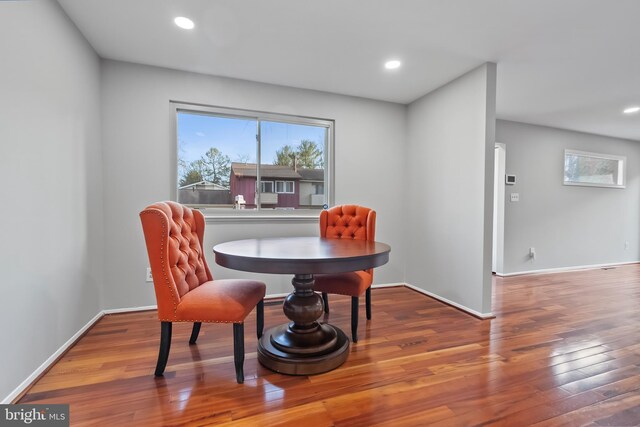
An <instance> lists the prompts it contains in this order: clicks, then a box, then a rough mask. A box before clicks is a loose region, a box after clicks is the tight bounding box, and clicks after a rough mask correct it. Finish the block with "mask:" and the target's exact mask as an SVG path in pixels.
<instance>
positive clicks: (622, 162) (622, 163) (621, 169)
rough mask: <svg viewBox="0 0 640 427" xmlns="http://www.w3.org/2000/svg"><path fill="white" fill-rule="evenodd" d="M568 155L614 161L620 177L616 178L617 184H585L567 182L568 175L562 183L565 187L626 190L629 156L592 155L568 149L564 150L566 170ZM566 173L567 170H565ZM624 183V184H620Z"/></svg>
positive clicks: (582, 182) (581, 182)
mask: <svg viewBox="0 0 640 427" xmlns="http://www.w3.org/2000/svg"><path fill="white" fill-rule="evenodd" d="M567 155H573V156H578V157H590V158H595V159H601V160H614V161H617V162H618V176H617V177H616V180H617V182H616V183H615V184H604V183H598V182H584V181H567V179H566V178H567V177H566V175H565V176H564V177H563V179H562V183H563V184H564V185H576V186H583V187H606V188H623V189H624V188H626V185H627V156H617V155H614V154H602V153H591V152H588V151H580V150H572V149H570V148H566V149H565V150H564V162H565V166H564V167H565V168H566V161H567ZM564 172H566V169H564ZM620 181H622V182H620Z"/></svg>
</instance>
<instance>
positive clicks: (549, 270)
mask: <svg viewBox="0 0 640 427" xmlns="http://www.w3.org/2000/svg"><path fill="white" fill-rule="evenodd" d="M638 263H640V261H627V262H610V263H607V264H590V265H573V266H570V267H558V268H541V269H538V270H527V271H516V272H513V273H497V272H496V276H499V277H509V276H521V275H523V274H546V273H565V272H569V271H578V270H593V269H596V268H602V267H615V266H617V265H629V264H638Z"/></svg>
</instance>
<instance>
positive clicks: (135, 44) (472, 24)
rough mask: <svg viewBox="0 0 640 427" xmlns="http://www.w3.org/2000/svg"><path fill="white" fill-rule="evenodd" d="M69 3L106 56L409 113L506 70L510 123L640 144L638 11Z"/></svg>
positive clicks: (635, 6) (259, 0)
mask: <svg viewBox="0 0 640 427" xmlns="http://www.w3.org/2000/svg"><path fill="white" fill-rule="evenodd" d="M59 3H60V4H61V5H62V7H63V8H64V10H65V11H66V12H67V14H68V15H69V16H70V17H71V19H72V20H73V21H74V22H75V23H76V25H77V26H78V28H79V29H80V31H82V33H83V34H84V35H85V36H86V38H87V39H88V40H89V42H90V43H91V44H92V45H93V47H94V48H95V49H96V51H97V52H98V54H99V55H100V56H102V57H104V58H110V59H116V60H122V61H130V62H137V63H142V64H150V65H156V66H161V67H168V68H175V69H181V70H188V71H195V72H200V73H206V74H213V75H218V76H228V77H235V78H239V79H246V80H254V81H259V82H267V83H275V84H280V85H286V86H293V87H299V88H307V89H316V90H321V91H328V92H335V93H341V94H347V95H356V96H362V97H366V98H372V99H378V100H386V101H393V102H400V103H409V102H411V101H413V100H415V99H417V98H419V97H420V96H422V95H424V94H426V93H428V92H429V91H431V90H433V89H435V88H437V87H438V86H440V85H442V84H444V83H446V82H448V81H450V80H452V79H453V78H455V77H457V76H459V75H461V74H463V73H465V72H466V71H468V70H471V69H473V68H475V67H476V66H478V65H480V64H482V63H484V62H486V61H494V62H496V63H497V64H498V97H497V110H498V111H497V112H498V117H499V118H503V119H508V120H515V121H521V122H527V123H534V124H542V125H547V126H554V127H560V128H566V129H573V130H580V131H584V132H590V133H596V134H603V135H611V136H617V137H622V138H629V139H635V140H640V114H635V115H623V114H622V109H624V108H625V107H627V106H631V105H640V48H639V47H638V41H639V40H640V37H639V35H638V28H639V27H638V23H639V18H640V1H639V0H615V1H613V0H350V1H349V0H323V1H315V2H310V1H304V0H270V1H265V0H216V1H212V0H59ZM176 16H187V17H190V18H191V19H193V20H194V21H195V24H196V28H195V29H194V30H192V31H185V30H181V29H179V28H178V27H176V26H175V25H174V24H173V18H174V17H176ZM391 58H394V59H400V60H402V62H403V66H402V67H401V68H400V69H399V70H395V71H388V70H385V69H384V68H383V63H384V61H385V60H387V59H391Z"/></svg>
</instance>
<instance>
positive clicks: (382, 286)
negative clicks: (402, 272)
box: [371, 282, 407, 289]
mask: <svg viewBox="0 0 640 427" xmlns="http://www.w3.org/2000/svg"><path fill="white" fill-rule="evenodd" d="M402 286H407V284H406V283H404V282H398V283H383V284H381V285H371V287H372V288H374V289H376V288H399V287H402Z"/></svg>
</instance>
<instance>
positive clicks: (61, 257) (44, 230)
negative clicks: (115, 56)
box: [0, 1, 102, 397]
mask: <svg viewBox="0 0 640 427" xmlns="http://www.w3.org/2000/svg"><path fill="white" fill-rule="evenodd" d="M0 58H1V59H0V61H1V65H0V94H2V95H1V97H2V102H0V183H2V185H1V187H0V200H2V203H3V205H2V209H0V224H2V240H1V241H2V243H1V244H0V259H1V260H2V281H1V282H0V287H2V295H3V309H2V310H1V311H0V324H1V325H2V351H0V396H1V397H5V396H8V395H9V394H10V393H11V391H12V390H13V389H14V388H16V387H17V386H18V385H19V384H20V383H21V382H22V381H23V380H25V378H27V377H28V376H29V375H30V374H31V373H32V372H33V371H34V370H36V368H38V366H40V365H41V364H42V363H43V362H44V361H45V360H46V359H47V358H48V357H49V356H51V355H52V354H53V353H54V352H55V351H56V350H57V349H58V348H59V347H60V346H61V345H62V344H63V343H65V342H66V341H67V340H68V339H69V338H71V337H72V336H73V335H74V334H75V333H76V332H78V330H79V329H80V328H81V327H82V326H84V325H85V324H86V323H87V322H88V321H89V320H90V319H91V318H92V317H94V316H95V315H96V314H97V313H98V311H99V309H100V305H99V288H100V284H101V278H102V267H101V262H102V253H101V249H100V248H101V243H100V242H101V238H102V234H101V233H102V225H101V223H102V177H101V154H100V127H99V123H100V115H99V95H100V93H99V89H100V81H99V73H100V68H99V67H100V63H99V60H98V58H97V56H96V55H95V53H94V52H93V50H92V49H91V48H90V47H89V45H88V44H87V43H86V41H85V40H84V38H83V37H82V36H81V35H80V34H79V33H78V31H77V30H76V28H75V27H74V26H73V24H71V22H70V21H69V20H68V19H67V17H66V16H65V15H64V14H63V13H62V12H61V10H60V8H59V6H58V4H57V3H56V2H54V1H30V2H1V3H0ZM43 190H44V191H43Z"/></svg>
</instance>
